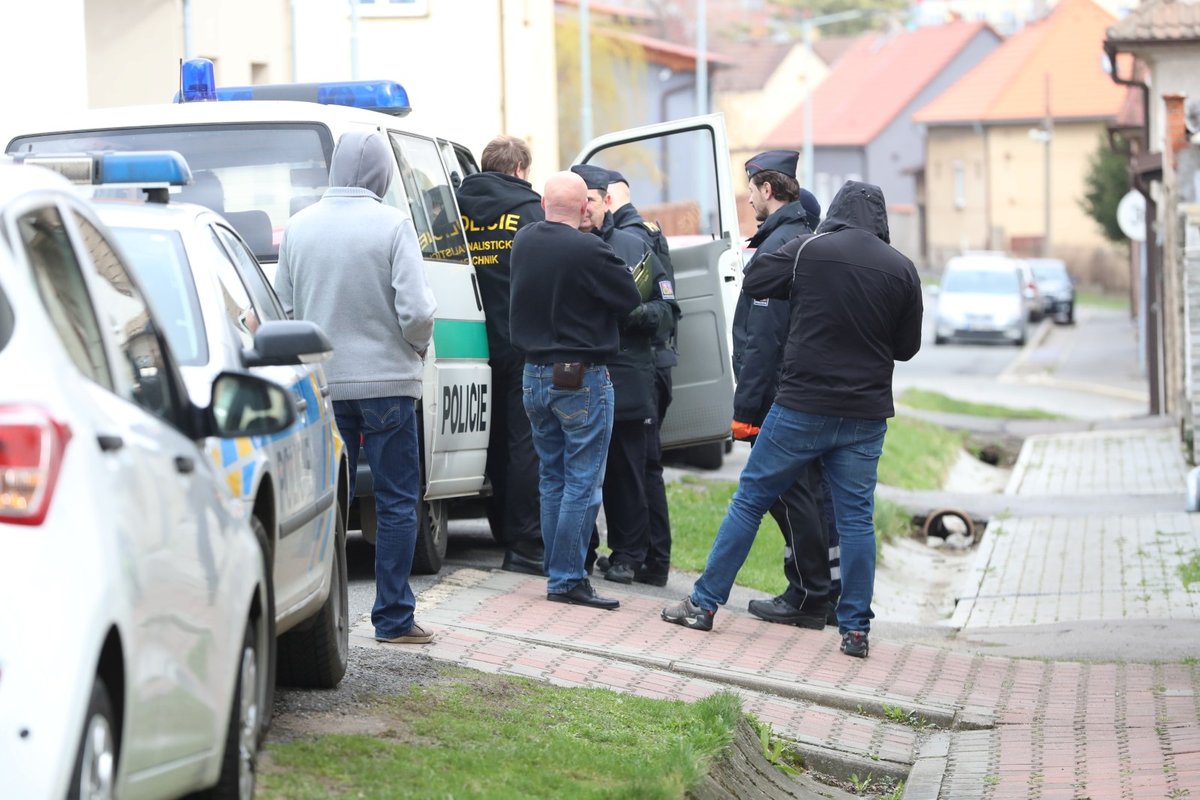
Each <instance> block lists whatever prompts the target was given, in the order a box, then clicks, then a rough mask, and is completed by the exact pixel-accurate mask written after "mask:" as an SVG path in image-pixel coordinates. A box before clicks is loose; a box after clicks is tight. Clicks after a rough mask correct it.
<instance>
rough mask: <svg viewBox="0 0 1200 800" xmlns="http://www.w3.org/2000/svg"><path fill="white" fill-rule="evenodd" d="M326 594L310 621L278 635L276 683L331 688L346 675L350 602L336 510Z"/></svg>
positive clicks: (343, 539) (343, 530)
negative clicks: (331, 560) (323, 602)
mask: <svg viewBox="0 0 1200 800" xmlns="http://www.w3.org/2000/svg"><path fill="white" fill-rule="evenodd" d="M333 548H334V554H333V563H332V564H331V565H330V568H331V570H332V577H331V579H330V585H329V596H328V597H326V598H325V604H324V605H322V606H321V610H320V611H318V612H317V615H316V616H315V617H313V618H312V620H310V621H308V622H306V623H301V626H300V628H298V629H297V630H292V631H288V632H287V633H285V634H284V635H283V636H281V637H279V673H278V674H279V682H280V683H281V684H284V685H285V686H301V687H304V688H310V689H333V688H336V687H337V685H338V684H339V683H340V682H341V680H342V676H344V675H345V674H346V664H347V662H348V661H349V655H350V602H349V597H348V593H347V592H348V590H347V587H346V573H347V569H346V523H345V520H343V519H342V511H341V509H340V508H339V509H338V510H337V521H336V531H335V535H334V543H333Z"/></svg>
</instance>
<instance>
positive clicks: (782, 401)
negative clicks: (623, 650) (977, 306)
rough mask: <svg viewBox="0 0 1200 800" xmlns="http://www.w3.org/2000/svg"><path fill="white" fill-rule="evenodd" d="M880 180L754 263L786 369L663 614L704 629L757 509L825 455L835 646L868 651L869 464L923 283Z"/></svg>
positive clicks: (725, 590)
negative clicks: (781, 317)
mask: <svg viewBox="0 0 1200 800" xmlns="http://www.w3.org/2000/svg"><path fill="white" fill-rule="evenodd" d="M886 209H887V206H886V205H885V203H884V200H883V192H881V191H880V190H879V187H878V186H873V185H871V184H869V183H860V182H858V181H847V182H846V183H845V185H843V186H842V188H841V189H840V190H839V191H838V193H837V196H836V197H834V198H833V202H832V203H830V207H829V215H828V216H827V217H826V218H825V221H824V222H822V223H821V224H820V225H819V226H818V227H817V235H816V236H808V237H798V238H795V239H792V240H791V241H790V242H788V243H787V244H785V245H784V246H783V247H782V248H780V249H779V250H777V251H776V252H774V253H772V254H770V255H766V256H763V257H762V258H760V259H758V260H757V262H756V263H755V265H754V267H753V268H752V269H750V270H749V271H747V273H746V276H745V280H744V282H743V284H742V291H744V292H745V293H746V294H749V295H750V296H751V297H768V298H770V299H772V300H776V299H786V300H788V301H789V303H790V305H791V318H790V324H789V329H788V339H787V346H786V349H785V351H784V365H783V376H782V378H781V380H780V383H779V391H778V393H777V394H776V396H775V403H774V405H773V406H772V407H771V410H770V412H769V413H768V414H767V417H766V419H765V420H764V421H763V424H762V432H761V433H760V434H759V438H758V443H757V445H756V446H755V447H754V448H753V449H751V451H750V458H749V459H748V460H747V462H746V466H745V468H744V469H743V470H742V476H741V480H740V481H739V482H738V490H737V493H736V494H734V496H733V501H732V502H731V503H730V504H729V511H728V512H727V513H726V515H725V520H724V521H723V522H722V523H721V527H720V529H719V530H718V531H717V538H716V541H715V542H713V547H712V551H711V552H710V553H709V555H708V563H707V565H706V566H705V568H704V573H703V574H702V575H701V576H700V578H699V579H698V580H697V581H696V583H695V584H694V585H693V587H692V593H691V595H690V596H688V597H685V598H684V599H683V600H681V601H680V602H678V603H676V604H674V605H671V606H668V607H667V608H664V609H663V612H662V616H663V619H665V620H666V621H668V622H673V623H676V624H678V625H686V626H688V627H691V628H696V629H699V630H711V629H712V621H713V615H714V614H715V613H716V610H717V606H719V605H722V604H724V603H725V602H726V601H727V600H728V599H729V590H730V588H731V587H732V586H733V581H734V578H736V577H737V572H738V570H739V569H741V566H742V564H743V563H744V562H745V560H746V554H747V553H749V551H750V545H751V544H752V543H753V541H754V535H755V533H756V532H757V530H758V526H759V524H760V523H761V522H762V517H763V514H765V513H766V511H767V509H768V508H769V507H770V506H771V504H772V503H773V502H774V501H775V498H777V497H778V496H779V495H780V494H781V493H782V492H783V491H784V490H786V489H787V487H788V486H790V485H791V484H793V483H795V481H796V479H797V478H798V477H799V476H800V474H801V472H802V471H803V470H804V468H805V466H806V465H807V464H808V463H809V462H811V461H813V460H814V459H818V458H819V459H821V461H822V463H823V465H824V468H825V470H826V475H827V477H828V479H829V485H830V488H831V494H832V500H833V507H834V517H835V519H836V521H837V527H838V533H839V534H840V536H841V552H842V598H841V602H840V604H839V605H838V630H839V631H840V632H841V634H842V652H843V653H845V654H846V655H849V656H856V657H858V658H866V656H867V653H868V643H867V636H868V632H869V631H870V627H871V618H872V617H873V616H874V614H872V612H871V597H872V594H873V592H874V587H875V526H874V521H873V519H872V515H873V513H874V509H875V484H876V474H877V472H876V470H877V468H878V465H879V456H880V455H881V454H882V453H883V437H884V434H885V433H886V432H887V419H888V417H891V416H893V415H894V414H895V409H894V407H893V405H892V372H893V370H894V369H895V362H896V361H907V360H908V359H910V358H912V357H913V356H914V355H916V354H917V351H918V350H919V349H920V347H921V314H922V306H921V280H920V278H919V277H918V276H917V270H916V268H915V267H913V263H912V262H911V261H910V260H909V259H908V258H906V257H905V256H904V255H902V254H901V253H899V252H897V251H896V250H894V249H892V247H890V246H889V244H888V242H889V241H890V238H889V234H888V224H887V210H886Z"/></svg>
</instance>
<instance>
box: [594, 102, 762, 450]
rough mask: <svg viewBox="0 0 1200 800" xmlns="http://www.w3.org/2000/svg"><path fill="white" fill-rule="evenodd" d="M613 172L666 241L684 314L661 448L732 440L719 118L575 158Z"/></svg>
mask: <svg viewBox="0 0 1200 800" xmlns="http://www.w3.org/2000/svg"><path fill="white" fill-rule="evenodd" d="M575 163H577V164H596V165H599V166H602V167H604V168H606V169H613V170H617V171H619V172H620V173H621V174H622V175H624V176H625V177H626V178H627V179H628V180H629V189H630V193H631V195H632V200H633V204H634V205H635V206H636V207H637V209H638V211H639V212H641V215H642V217H644V218H645V219H646V220H647V221H650V222H655V223H657V224H658V226H659V227H660V228H662V230H663V233H665V234H666V236H667V241H668V243H669V244H670V247H671V262H672V264H673V265H674V267H675V297H676V299H677V300H678V302H679V306H680V308H681V309H682V311H683V316H682V317H681V318H680V320H679V330H678V336H677V344H676V347H677V349H678V351H679V365H678V366H676V367H675V368H674V370H673V371H672V382H673V384H674V388H673V392H674V397H673V399H672V401H671V408H670V410H669V411H668V412H667V415H666V419H665V420H664V422H663V427H662V446H663V448H664V449H667V448H676V447H685V446H689V445H698V444H706V443H714V442H716V443H720V442H722V441H724V440H727V439H728V438H729V435H730V434H729V423H730V421H731V420H732V419H733V367H732V362H731V360H730V349H731V340H730V329H731V328H730V325H731V321H732V319H733V309H734V307H735V305H736V303H737V295H738V292H739V291H740V290H741V278H742V271H741V257H740V254H739V249H740V241H739V237H740V234H739V231H738V219H737V207H736V202H735V200H734V190H733V182H732V179H731V176H730V173H729V145H728V139H727V138H726V135H725V119H724V116H723V115H721V114H710V115H707V116H702V117H689V118H687V119H681V120H675V121H672V122H664V123H660V124H657V125H646V126H643V127H640V128H633V129H630V130H626V131H618V132H616V133H609V134H605V135H604V136H600V137H598V138H596V139H593V140H592V141H591V142H589V143H588V144H587V145H585V146H584V148H583V150H582V151H581V152H580V153H579V156H578V157H577V158H576V159H575Z"/></svg>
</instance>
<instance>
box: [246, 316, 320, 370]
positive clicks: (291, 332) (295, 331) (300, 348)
mask: <svg viewBox="0 0 1200 800" xmlns="http://www.w3.org/2000/svg"><path fill="white" fill-rule="evenodd" d="M331 355H333V345H332V344H331V343H330V341H329V337H328V336H326V335H325V331H323V330H321V326H319V325H317V324H316V323H315V322H309V321H308V320H301V319H281V320H271V321H269V322H264V323H262V324H261V325H259V326H258V329H257V330H256V331H255V332H254V347H252V348H251V349H249V350H243V351H242V363H243V364H244V365H245V366H247V367H277V366H291V365H295V364H308V363H312V362H318V361H326V360H328V359H329V357H330V356H331Z"/></svg>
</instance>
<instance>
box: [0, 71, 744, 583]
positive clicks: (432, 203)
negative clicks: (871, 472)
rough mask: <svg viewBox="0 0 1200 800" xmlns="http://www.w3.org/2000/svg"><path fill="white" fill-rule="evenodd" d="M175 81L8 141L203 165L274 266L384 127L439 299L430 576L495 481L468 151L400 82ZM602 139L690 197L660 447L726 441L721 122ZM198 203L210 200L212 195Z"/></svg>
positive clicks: (728, 394) (729, 257)
mask: <svg viewBox="0 0 1200 800" xmlns="http://www.w3.org/2000/svg"><path fill="white" fill-rule="evenodd" d="M201 61H202V60H201ZM182 84H183V87H184V90H183V93H182V95H183V100H184V102H181V103H174V104H162V105H157V106H140V107H131V108H109V109H97V110H94V111H90V112H86V113H82V114H72V115H71V116H70V117H68V118H66V119H62V120H57V121H56V120H53V119H50V120H46V121H41V122H32V121H29V122H24V121H23V124H24V125H25V129H24V131H23V132H22V133H21V134H20V135H17V136H16V137H15V138H12V139H11V140H10V141H9V142H8V143H7V145H6V150H7V152H9V153H12V154H22V153H42V154H46V153H55V152H59V153H63V152H80V151H88V150H121V151H124V150H176V151H179V152H180V153H182V154H183V156H184V157H185V158H186V159H187V161H188V163H189V164H190V165H191V167H192V169H193V170H194V171H195V172H196V175H197V179H198V180H197V187H196V188H197V189H200V188H201V184H200V181H201V180H203V181H204V182H206V183H209V184H211V185H213V186H214V187H215V185H216V183H219V185H220V189H221V200H220V202H221V206H220V210H222V211H223V212H224V215H225V216H226V217H227V218H228V219H229V221H230V222H231V223H233V225H234V226H235V227H236V228H238V230H239V232H240V233H241V234H242V236H243V238H244V239H245V240H246V241H247V242H248V243H249V245H250V247H251V249H252V250H253V252H254V254H255V255H256V256H257V257H258V259H259V261H260V262H262V264H263V267H264V269H266V270H267V272H268V274H270V273H271V271H272V269H273V265H274V263H275V261H276V258H277V253H278V244H279V237H280V235H281V234H282V232H283V228H284V226H285V225H286V224H287V220H288V218H289V217H290V216H291V215H292V214H293V213H295V212H296V211H297V210H299V209H300V208H303V207H304V206H306V205H308V204H309V203H312V202H316V201H317V200H318V199H320V196H321V194H322V192H323V191H324V190H325V188H327V183H328V170H329V159H330V156H331V155H332V152H333V146H334V144H335V143H336V141H337V139H338V138H339V137H340V136H341V135H342V134H343V133H346V132H347V131H351V130H369V131H378V132H380V133H382V134H383V135H384V136H385V137H387V139H388V141H389V142H390V143H391V145H392V149H393V152H394V153H395V156H396V169H395V179H394V180H393V181H392V182H391V188H390V189H389V192H388V195H387V196H386V197H385V198H384V202H385V203H388V204H390V205H394V206H397V207H400V208H403V209H405V210H407V211H408V212H409V214H410V215H411V217H412V219H413V223H414V225H415V227H416V230H417V234H418V238H419V240H420V243H421V246H422V249H423V251H424V255H425V264H426V277H427V278H428V280H429V283H430V286H431V288H432V290H433V292H434V295H435V297H436V299H437V315H436V320H435V324H434V332H433V343H432V344H431V346H430V349H429V354H428V357H427V359H426V367H425V377H424V388H423V397H422V400H421V402H420V414H421V421H422V424H421V426H420V428H419V430H420V432H421V437H422V461H423V463H422V476H423V483H424V491H423V493H422V496H421V503H420V508H419V512H418V516H419V522H420V525H419V529H418V537H417V546H416V553H415V556H414V559H413V571H414V572H418V573H421V572H437V571H438V570H439V569H440V568H441V565H442V560H443V558H444V556H445V550H446V529H447V521H448V511H449V504H450V501H452V500H456V499H463V498H466V499H470V498H478V497H480V496H483V495H485V494H486V493H487V492H489V491H490V487H489V486H488V484H487V481H486V478H485V475H484V467H485V464H486V461H487V445H488V437H489V433H490V427H491V406H492V398H491V371H490V368H489V367H488V349H487V334H486V330H485V323H484V312H483V302H482V300H481V298H480V295H479V289H478V285H477V283H476V278H475V270H474V268H473V265H472V263H471V257H470V254H469V252H468V250H467V244H466V239H465V237H464V235H463V232H462V229H461V224H460V216H459V214H458V205H457V201H456V200H455V197H454V192H455V189H456V188H457V187H458V185H459V184H460V183H461V180H462V177H463V176H464V175H467V174H470V173H473V172H476V171H477V167H476V164H475V160H474V158H473V157H472V155H471V153H470V152H469V151H468V150H467V149H466V148H464V147H462V146H461V145H457V144H455V143H453V142H450V141H448V140H446V139H444V138H440V137H438V136H436V135H430V134H429V133H422V132H420V130H421V128H420V127H419V126H417V125H415V124H413V123H412V122H411V121H410V120H409V119H404V120H403V123H401V120H400V118H401V117H405V116H406V115H407V114H408V113H409V111H410V110H411V109H410V106H409V103H408V97H407V94H406V93H405V91H404V89H403V87H401V86H399V85H398V84H395V83H393V82H389V81H376V82H369V81H362V82H350V83H330V84H292V85H275V86H270V85H264V86H248V87H225V88H221V89H217V88H216V87H215V85H214V84H213V82H212V68H211V64H207V65H205V64H203V63H200V64H193V63H192V62H188V63H185V65H184V71H183V80H182ZM191 100H202V101H208V102H188V101H191ZM214 101H215V102H214ZM228 101H238V102H228ZM622 145H627V146H625V147H623V146H622ZM614 148H615V149H614ZM601 151H602V152H603V153H604V159H605V160H604V161H603V163H604V166H607V167H610V168H614V169H616V168H621V169H624V170H625V172H626V174H627V175H629V176H631V180H634V181H635V182H637V183H638V184H639V185H637V186H634V196H635V200H636V201H637V202H638V203H639V205H640V206H643V207H644V205H645V204H646V203H649V202H651V201H654V202H664V203H667V204H669V205H672V206H679V207H684V206H686V209H685V210H686V213H685V214H684V215H683V218H685V219H686V220H687V224H688V226H689V230H691V232H692V233H693V234H694V235H693V236H691V237H690V240H689V246H688V247H679V248H678V249H673V251H672V258H673V260H674V262H675V265H676V276H675V278H676V284H677V285H676V291H675V296H676V298H677V300H678V301H679V303H680V306H681V307H682V308H683V311H684V317H683V319H682V320H681V321H680V325H679V358H680V363H679V366H677V367H676V368H675V370H674V378H675V384H674V400H673V403H672V406H671V411H670V413H669V414H668V415H667V421H666V424H665V426H664V429H663V443H664V446H665V447H681V446H686V445H694V444H702V443H705V442H721V441H724V440H726V439H727V438H728V436H729V421H730V419H731V416H732V409H733V377H732V370H731V364H730V357H729V351H730V347H729V325H728V323H727V320H729V319H731V318H732V317H731V313H732V307H733V301H734V300H735V299H736V292H737V288H738V283H739V281H740V276H741V270H740V269H739V264H738V254H737V241H738V230H737V209H736V206H735V205H734V200H733V196H734V195H733V189H732V182H731V180H730V177H729V166H728V158H727V153H728V148H727V145H726V140H725V131H724V124H723V121H722V119H721V117H720V116H719V115H715V116H709V117H699V118H693V119H688V120H680V121H678V122H676V123H670V124H666V125H658V126H652V127H651V128H647V129H638V130H635V131H631V132H627V133H625V134H609V135H608V136H606V137H601V139H598V140H597V141H596V142H595V143H594V146H593V148H592V150H589V151H588V152H601ZM639 151H644V152H639ZM664 154H665V159H666V163H665V164H664V163H663V159H664ZM583 155H584V156H586V153H585V154H583ZM581 160H582V159H581ZM656 165H657V166H656ZM204 176H211V177H213V178H215V179H216V182H213V181H209V180H208V178H207V177H204ZM190 193H191V192H190V190H189V191H188V192H185V193H184V194H185V195H187V194H190ZM197 200H198V201H199V202H201V203H205V204H209V205H210V207H213V204H214V203H215V202H216V201H215V200H213V199H205V198H202V197H198V198H197ZM727 309H728V310H727ZM364 466H365V465H362V464H360V466H359V475H358V485H357V490H356V499H355V508H352V509H351V526H353V525H354V524H355V517H357V518H358V519H357V524H358V525H360V526H361V529H362V530H363V533H364V535H366V536H367V537H368V538H373V533H374V504H373V502H371V501H370V472H369V470H367V469H364V468H363V467H364ZM360 500H363V501H364V502H360Z"/></svg>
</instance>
